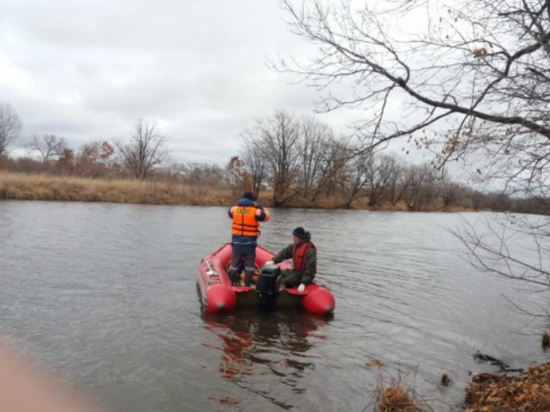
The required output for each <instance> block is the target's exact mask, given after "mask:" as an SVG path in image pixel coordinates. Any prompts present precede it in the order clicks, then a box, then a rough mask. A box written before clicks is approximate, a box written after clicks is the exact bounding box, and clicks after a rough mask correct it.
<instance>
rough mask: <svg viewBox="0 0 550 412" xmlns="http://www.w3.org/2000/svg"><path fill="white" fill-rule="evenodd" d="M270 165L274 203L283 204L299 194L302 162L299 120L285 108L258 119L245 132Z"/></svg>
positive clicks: (247, 139)
mask: <svg viewBox="0 0 550 412" xmlns="http://www.w3.org/2000/svg"><path fill="white" fill-rule="evenodd" d="M243 136H244V138H245V140H246V141H247V143H248V144H250V145H252V146H255V147H256V149H257V150H258V153H261V155H262V156H263V158H264V159H265V160H266V162H267V164H268V166H269V172H270V178H271V185H272V187H273V204H274V205H275V206H283V205H285V204H287V203H289V202H290V201H292V200H293V199H295V198H296V197H297V196H298V195H299V194H300V188H299V187H298V186H297V184H296V183H297V177H298V175H299V164H300V137H301V126H300V121H299V120H298V119H296V118H295V117H294V116H293V115H291V114H289V113H286V112H284V111H277V112H275V114H274V115H273V116H272V117H269V118H267V119H264V120H258V121H256V124H255V125H254V126H253V127H252V128H251V129H249V130H247V131H245V132H244V133H243Z"/></svg>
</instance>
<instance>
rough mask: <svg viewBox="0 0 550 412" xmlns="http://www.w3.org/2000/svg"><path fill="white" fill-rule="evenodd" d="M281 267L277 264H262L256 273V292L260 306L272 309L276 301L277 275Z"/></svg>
mask: <svg viewBox="0 0 550 412" xmlns="http://www.w3.org/2000/svg"><path fill="white" fill-rule="evenodd" d="M280 274H281V269H279V266H277V265H264V266H263V267H262V270H261V271H260V274H259V275H258V282H257V283H256V292H257V293H258V298H259V299H260V306H262V307H264V308H266V309H272V308H274V307H275V303H276V302H277V290H278V289H279V281H278V278H279V275H280Z"/></svg>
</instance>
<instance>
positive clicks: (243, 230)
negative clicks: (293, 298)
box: [231, 206, 262, 237]
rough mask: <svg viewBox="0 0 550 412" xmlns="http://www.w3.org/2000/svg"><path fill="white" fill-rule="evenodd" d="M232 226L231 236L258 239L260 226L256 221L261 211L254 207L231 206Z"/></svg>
mask: <svg viewBox="0 0 550 412" xmlns="http://www.w3.org/2000/svg"><path fill="white" fill-rule="evenodd" d="M231 212H232V213H233V224H232V225H231V234H232V235H235V236H249V237H258V235H259V231H260V224H259V223H258V221H257V220H256V216H259V215H260V214H261V213H262V211H261V210H260V209H258V208H256V207H255V206H233V207H232V208H231Z"/></svg>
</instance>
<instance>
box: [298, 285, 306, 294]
mask: <svg viewBox="0 0 550 412" xmlns="http://www.w3.org/2000/svg"><path fill="white" fill-rule="evenodd" d="M304 290H306V285H304V284H303V283H300V286H298V292H300V293H301V292H303V291H304Z"/></svg>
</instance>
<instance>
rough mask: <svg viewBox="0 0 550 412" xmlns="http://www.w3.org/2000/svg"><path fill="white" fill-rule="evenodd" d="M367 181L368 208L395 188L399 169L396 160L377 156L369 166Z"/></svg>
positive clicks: (393, 157)
mask: <svg viewBox="0 0 550 412" xmlns="http://www.w3.org/2000/svg"><path fill="white" fill-rule="evenodd" d="M371 167H372V171H371V173H370V181H369V206H375V205H376V204H378V203H379V202H380V201H381V200H382V199H383V198H384V196H385V194H386V192H390V191H392V190H393V189H394V188H395V185H396V184H397V181H398V179H399V175H400V173H401V169H400V167H399V165H398V161H397V158H396V157H395V156H392V155H378V156H376V158H375V159H374V161H373V162H372V164H371Z"/></svg>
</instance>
